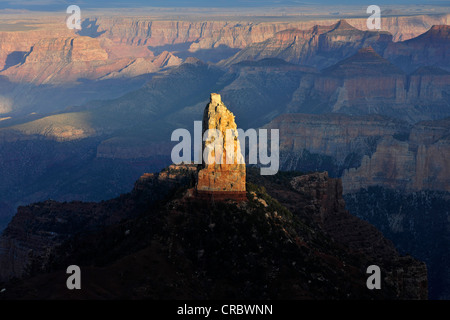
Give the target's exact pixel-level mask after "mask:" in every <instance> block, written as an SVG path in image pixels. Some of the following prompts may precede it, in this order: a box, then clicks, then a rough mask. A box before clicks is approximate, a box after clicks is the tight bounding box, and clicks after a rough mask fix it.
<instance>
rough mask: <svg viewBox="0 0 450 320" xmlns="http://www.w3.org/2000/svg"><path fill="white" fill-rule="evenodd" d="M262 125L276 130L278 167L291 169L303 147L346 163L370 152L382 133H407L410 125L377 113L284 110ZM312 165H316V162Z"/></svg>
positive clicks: (293, 167)
mask: <svg viewBox="0 0 450 320" xmlns="http://www.w3.org/2000/svg"><path fill="white" fill-rule="evenodd" d="M264 128H268V129H272V128H273V129H279V130H280V152H281V154H282V157H281V167H282V168H285V169H287V170H289V169H291V170H295V169H296V168H297V165H299V162H301V161H302V160H301V158H302V154H303V152H304V151H305V150H308V152H309V153H311V154H323V155H326V156H330V157H331V158H333V159H334V160H335V161H336V165H338V166H342V167H345V166H346V165H350V162H349V161H350V159H351V157H352V155H353V157H355V160H357V159H358V158H359V157H360V156H362V155H371V154H372V153H373V152H375V150H376V146H377V143H378V141H379V140H380V139H382V138H383V137H384V136H392V135H394V134H407V133H408V132H409V128H410V127H409V125H408V124H406V123H404V122H402V121H399V120H394V119H390V118H387V117H384V116H379V115H370V116H348V115H342V114H326V115H309V114H285V115H282V116H279V117H277V118H276V119H274V120H273V121H272V122H270V123H269V124H267V125H266V126H264ZM355 164H356V163H351V165H355ZM316 165H317V166H320V164H319V163H317V164H316ZM297 169H299V170H302V169H301V168H300V167H299V168H297ZM317 169H319V167H317Z"/></svg>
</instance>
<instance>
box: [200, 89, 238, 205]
mask: <svg viewBox="0 0 450 320" xmlns="http://www.w3.org/2000/svg"><path fill="white" fill-rule="evenodd" d="M208 129H216V130H219V131H220V132H221V137H219V139H222V141H221V142H219V143H218V142H217V141H215V139H217V136H215V135H214V134H213V132H214V130H210V131H208V136H207V138H206V141H204V142H203V147H202V149H203V155H204V154H206V155H207V156H208V158H207V161H205V159H204V157H202V159H203V163H202V165H201V169H200V170H199V171H198V181H197V186H196V193H197V196H199V197H202V198H209V199H213V200H227V199H232V200H237V201H246V200H247V196H246V189H245V162H244V161H243V159H242V154H241V148H240V144H239V140H238V139H237V136H238V132H237V126H236V123H235V121H234V115H233V113H232V112H231V111H229V110H228V109H227V107H226V106H225V104H224V103H223V102H222V99H221V97H220V94H217V93H211V100H210V102H209V104H208V105H207V106H206V108H205V111H204V113H203V134H205V132H206V130H208ZM230 134H233V137H228V135H230ZM227 141H233V142H232V144H231V145H228V144H229V143H228V144H227V143H226V142H227ZM218 145H219V146H220V145H222V146H223V149H222V150H218V148H217V146H218ZM227 153H228V155H230V154H233V155H234V159H233V160H234V161H233V163H227ZM211 157H212V159H211ZM220 159H221V161H220ZM228 162H230V161H228Z"/></svg>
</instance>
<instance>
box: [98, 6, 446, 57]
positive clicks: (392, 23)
mask: <svg viewBox="0 0 450 320" xmlns="http://www.w3.org/2000/svg"><path fill="white" fill-rule="evenodd" d="M448 17H449V15H448V14H442V15H430V16H426V15H419V16H405V17H383V18H382V30H383V31H387V32H389V33H391V34H392V35H393V36H394V41H397V40H407V39H410V38H413V37H416V36H418V35H420V34H422V33H424V32H425V31H427V30H428V29H429V28H430V27H431V26H432V25H440V24H448ZM91 20H92V21H93V22H95V24H96V25H98V30H97V31H98V32H99V33H102V35H101V36H102V37H107V38H109V39H112V40H113V41H114V42H116V43H128V44H133V45H148V46H161V45H166V44H177V43H186V42H193V43H192V44H191V47H190V50H191V51H196V50H200V49H211V48H217V47H219V46H220V45H223V46H227V47H230V48H244V47H246V46H248V45H250V44H252V43H257V42H262V41H265V40H267V39H269V38H270V37H272V36H274V35H275V34H276V33H277V32H279V31H283V30H289V29H298V30H308V29H310V28H312V27H314V26H315V25H332V24H334V23H336V19H320V20H319V19H317V20H309V21H299V22H242V21H239V22H236V21H200V22H195V21H178V22H177V21H157V20H156V21H155V20H153V21H152V20H148V19H145V18H139V19H137V18H130V17H115V18H106V17H93V18H91ZM418 20H419V21H420V22H421V23H417V21H418ZM366 21H367V19H365V18H364V19H350V20H349V23H350V24H351V25H353V26H354V27H356V28H358V29H360V30H366V29H367V26H366Z"/></svg>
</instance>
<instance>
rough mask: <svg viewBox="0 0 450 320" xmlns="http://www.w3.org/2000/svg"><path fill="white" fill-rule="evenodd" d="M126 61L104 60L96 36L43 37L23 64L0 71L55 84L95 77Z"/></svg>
mask: <svg viewBox="0 0 450 320" xmlns="http://www.w3.org/2000/svg"><path fill="white" fill-rule="evenodd" d="M128 63H129V60H128V59H120V60H108V54H107V53H106V51H105V50H104V49H102V48H101V47H100V44H99V41H98V40H97V39H92V38H89V37H71V38H45V39H42V40H40V41H39V42H38V43H36V44H35V45H34V46H33V47H32V49H30V51H29V54H27V56H26V58H25V61H24V63H23V64H19V65H16V66H12V67H10V68H8V69H7V70H5V71H3V72H2V74H3V75H5V76H7V77H8V78H9V79H11V80H13V81H18V82H31V83H35V84H45V83H50V84H59V83H61V82H62V83H67V82H73V81H76V80H77V79H78V78H87V79H97V78H100V77H101V76H104V75H106V74H108V73H110V72H112V71H114V70H117V69H122V68H123V67H125V66H126V65H127V64H128Z"/></svg>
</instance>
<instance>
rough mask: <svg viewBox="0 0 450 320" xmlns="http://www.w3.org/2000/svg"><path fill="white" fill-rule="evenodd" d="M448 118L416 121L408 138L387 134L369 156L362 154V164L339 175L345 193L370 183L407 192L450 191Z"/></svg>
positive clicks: (365, 186) (449, 127)
mask: <svg viewBox="0 0 450 320" xmlns="http://www.w3.org/2000/svg"><path fill="white" fill-rule="evenodd" d="M449 130H450V126H449V119H448V118H447V119H445V120H441V121H430V122H422V123H418V124H417V125H415V126H414V127H413V128H412V129H411V133H410V135H409V139H408V140H406V141H398V140H396V139H394V138H392V137H386V138H384V139H383V140H381V141H380V143H379V144H378V145H377V150H376V151H375V153H374V154H373V155H372V156H364V158H363V159H362V162H361V166H360V167H358V168H353V169H348V170H346V171H345V172H344V173H343V175H342V181H343V184H344V186H345V192H356V191H358V190H359V189H360V188H367V187H369V186H375V185H379V186H385V187H389V188H392V189H400V190H407V191H416V190H440V191H450V179H449V177H450V176H449V175H450V166H449V163H448V161H447V160H446V159H448V157H449V155H450V140H449V136H448V134H449V133H450V131H449Z"/></svg>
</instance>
